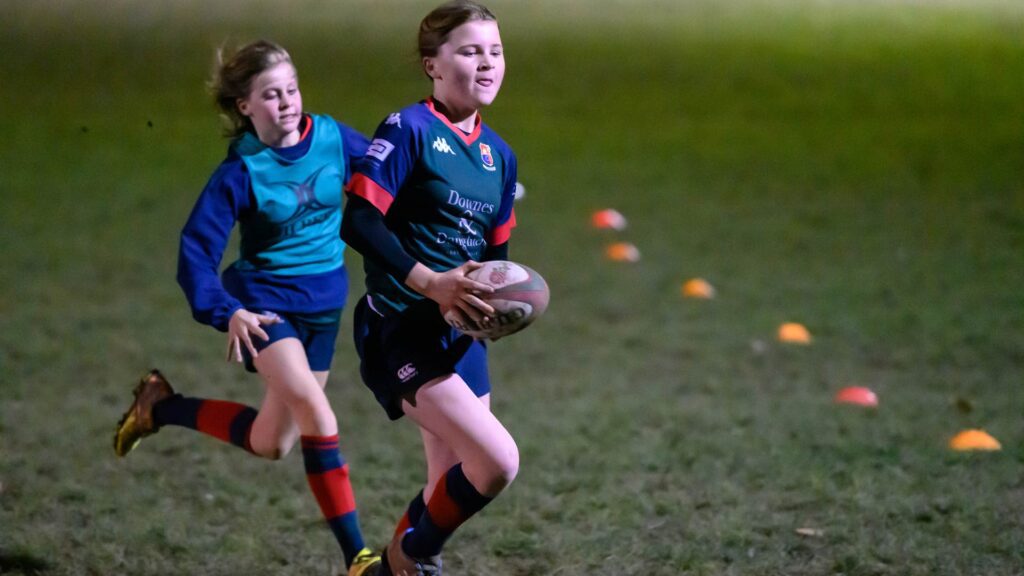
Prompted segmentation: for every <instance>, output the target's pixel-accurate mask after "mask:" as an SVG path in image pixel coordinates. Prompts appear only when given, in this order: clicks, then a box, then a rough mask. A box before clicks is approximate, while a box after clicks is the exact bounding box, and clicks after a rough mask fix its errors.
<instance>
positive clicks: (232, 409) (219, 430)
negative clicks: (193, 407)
mask: <svg viewBox="0 0 1024 576" xmlns="http://www.w3.org/2000/svg"><path fill="white" fill-rule="evenodd" d="M245 408H246V407H245V406H243V405H242V404H236V403H234V402H226V401H223V400H203V405H202V406H200V407H199V414H197V415H196V429H197V430H199V431H200V432H203V433H204V434H209V435H210V436H213V437H214V438H219V439H220V440H223V441H224V442H231V422H232V421H234V419H235V416H238V414H239V413H240V412H241V411H242V410H245Z"/></svg>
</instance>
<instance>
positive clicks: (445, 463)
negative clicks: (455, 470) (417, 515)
mask: <svg viewBox="0 0 1024 576" xmlns="http://www.w3.org/2000/svg"><path fill="white" fill-rule="evenodd" d="M479 400H480V402H482V403H483V405H484V406H485V407H486V408H487V409H488V410H490V406H491V395H490V394H485V395H483V396H480V397H479ZM420 436H422V438H423V451H424V453H425V454H426V460H427V483H426V486H424V488H423V501H424V502H427V501H429V500H430V496H431V495H432V494H433V493H434V487H435V486H437V481H438V480H440V479H441V476H444V474H445V473H446V472H448V470H449V469H451V467H452V466H455V465H456V464H458V463H459V457H458V455H456V454H455V451H454V450H452V449H451V448H450V447H449V446H448V444H447V443H445V441H444V440H442V439H441V438H440V437H439V436H436V435H435V434H434V433H433V432H431V431H429V430H427V429H425V428H422V427H421V428H420Z"/></svg>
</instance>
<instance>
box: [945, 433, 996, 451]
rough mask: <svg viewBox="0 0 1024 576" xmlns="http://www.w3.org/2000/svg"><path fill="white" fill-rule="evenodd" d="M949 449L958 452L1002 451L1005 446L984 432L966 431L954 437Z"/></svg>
mask: <svg viewBox="0 0 1024 576" xmlns="http://www.w3.org/2000/svg"><path fill="white" fill-rule="evenodd" d="M949 447H950V448H952V449H953V450H956V451H958V452H967V451H972V450H985V451H993V450H1002V449H1003V446H1002V445H1001V444H1000V443H999V440H996V439H995V438H993V437H992V436H990V435H989V434H988V432H985V431H984V430H964V431H962V432H960V433H959V434H957V435H956V436H953V438H952V439H951V440H950V441H949Z"/></svg>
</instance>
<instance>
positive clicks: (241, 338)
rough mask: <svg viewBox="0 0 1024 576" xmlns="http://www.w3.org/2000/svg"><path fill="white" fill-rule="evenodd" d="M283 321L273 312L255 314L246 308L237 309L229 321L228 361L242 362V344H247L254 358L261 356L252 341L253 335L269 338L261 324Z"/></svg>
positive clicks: (264, 338)
mask: <svg viewBox="0 0 1024 576" xmlns="http://www.w3.org/2000/svg"><path fill="white" fill-rule="evenodd" d="M281 321H282V320H281V318H280V317H279V316H278V315H277V314H274V313H273V312H268V313H265V314H255V313H253V312H249V311H248V310H246V309H245V308H239V309H238V310H235V313H234V314H232V315H231V320H229V321H228V362H230V361H232V360H234V361H235V362H242V360H243V358H242V344H245V347H246V349H247V350H249V355H250V356H252V357H253V358H256V357H257V356H259V353H258V352H256V346H254V345H253V343H252V337H253V336H254V335H255V336H256V337H257V338H262V339H263V340H269V339H270V337H269V336H267V333H266V331H264V330H263V328H262V326H261V324H267V325H269V324H277V323H278V322H281Z"/></svg>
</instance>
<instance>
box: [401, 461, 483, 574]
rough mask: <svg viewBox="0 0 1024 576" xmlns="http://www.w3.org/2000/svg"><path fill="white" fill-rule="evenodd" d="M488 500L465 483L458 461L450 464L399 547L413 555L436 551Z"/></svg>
mask: <svg viewBox="0 0 1024 576" xmlns="http://www.w3.org/2000/svg"><path fill="white" fill-rule="evenodd" d="M491 500H493V498H489V497H487V496H484V495H483V494H481V493H480V492H478V491H477V489H476V488H474V487H473V485H472V484H470V483H469V480H468V479H467V478H466V475H465V474H464V473H463V472H462V464H456V465H455V466H452V468H451V469H450V470H448V473H447V474H445V475H444V476H442V477H441V480H440V481H438V483H437V487H436V488H434V493H433V494H431V496H430V501H429V502H427V509H426V511H425V512H424V513H423V514H422V515H421V516H420V520H419V522H417V523H416V525H415V526H414V527H413V529H412V531H410V532H409V533H408V534H406V536H405V538H404V539H403V540H402V550H404V551H405V553H406V554H408V555H409V556H412V557H413V558H423V557H427V556H433V555H435V554H440V553H441V548H443V547H444V543H445V541H447V540H448V537H449V536H451V535H452V533H453V532H455V530H456V529H458V527H459V526H461V525H462V524H463V523H464V522H465V521H466V520H469V518H470V517H471V516H473V515H474V514H476V513H477V512H479V511H480V510H482V509H483V507H484V506H487V505H488V504H489V503H490V502H491Z"/></svg>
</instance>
